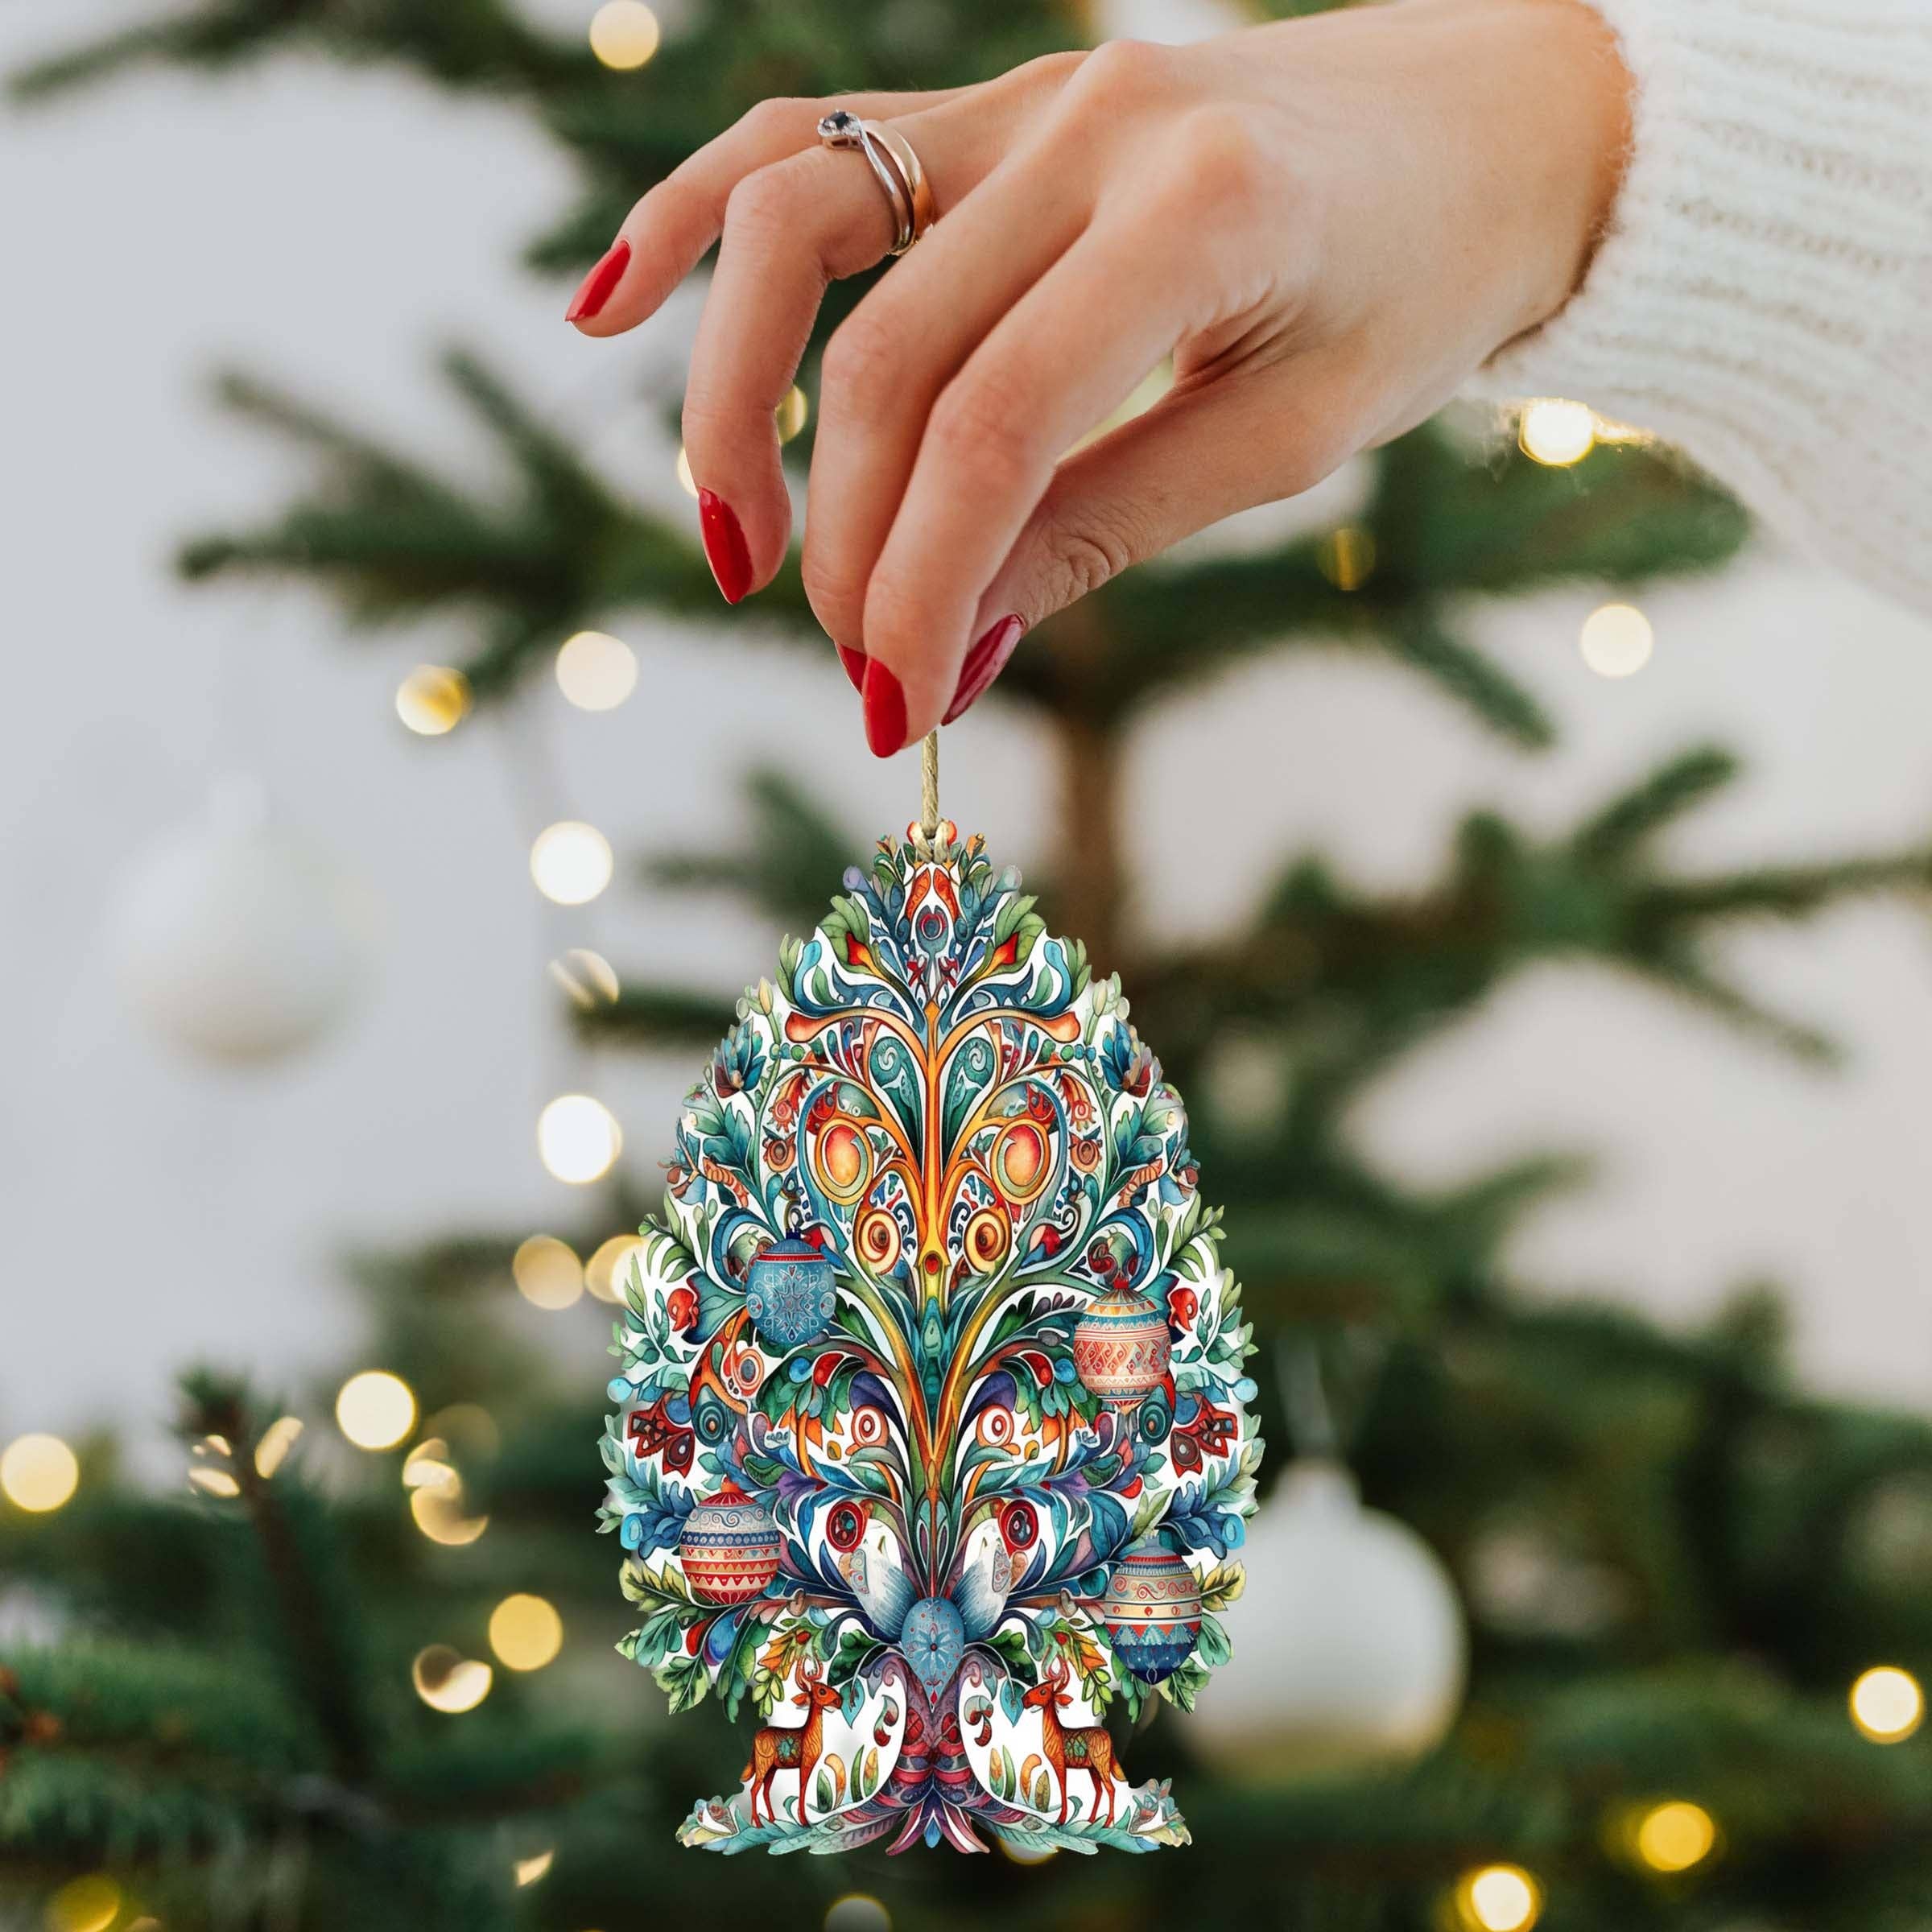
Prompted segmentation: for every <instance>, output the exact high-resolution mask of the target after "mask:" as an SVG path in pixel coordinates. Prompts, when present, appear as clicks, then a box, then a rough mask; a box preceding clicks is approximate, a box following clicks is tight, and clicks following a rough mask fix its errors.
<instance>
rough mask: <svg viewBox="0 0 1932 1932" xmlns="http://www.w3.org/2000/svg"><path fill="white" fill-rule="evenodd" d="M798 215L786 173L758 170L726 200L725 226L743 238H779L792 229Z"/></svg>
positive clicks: (747, 177) (777, 170)
mask: <svg viewBox="0 0 1932 1932" xmlns="http://www.w3.org/2000/svg"><path fill="white" fill-rule="evenodd" d="M795 212H796V210H795V199H794V196H793V194H792V191H791V183H790V182H789V181H788V180H786V177H785V175H784V173H783V171H782V170H781V169H778V168H777V167H760V168H754V169H753V171H751V172H750V173H749V175H745V178H744V179H743V180H741V181H740V182H739V183H738V184H737V186H736V187H735V188H733V189H732V191H731V192H730V194H729V196H727V197H726V199H725V229H726V231H727V232H728V233H730V234H733V235H735V236H737V237H753V238H758V239H764V238H767V237H777V236H778V235H781V234H782V233H785V232H786V229H788V228H789V227H790V226H791V223H792V220H793V217H794V215H795Z"/></svg>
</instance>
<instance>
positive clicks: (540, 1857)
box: [510, 1852, 557, 1886]
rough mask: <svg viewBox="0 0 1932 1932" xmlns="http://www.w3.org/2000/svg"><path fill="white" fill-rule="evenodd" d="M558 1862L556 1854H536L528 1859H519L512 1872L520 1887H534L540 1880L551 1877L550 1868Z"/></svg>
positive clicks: (532, 1854) (511, 1869)
mask: <svg viewBox="0 0 1932 1932" xmlns="http://www.w3.org/2000/svg"><path fill="white" fill-rule="evenodd" d="M556 1862H557V1855H556V1853H555V1852H532V1853H531V1854H530V1856H529V1857H528V1858H519V1859H518V1860H517V1861H516V1863H515V1864H513V1865H512V1866H511V1867H510V1871H511V1872H512V1873H513V1874H514V1876H515V1879H516V1881H517V1884H518V1886H523V1885H535V1883H536V1882H537V1880H539V1879H540V1878H547V1877H548V1876H550V1868H551V1866H552V1865H554V1864H555V1863H556Z"/></svg>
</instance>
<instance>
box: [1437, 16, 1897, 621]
mask: <svg viewBox="0 0 1932 1932" xmlns="http://www.w3.org/2000/svg"><path fill="white" fill-rule="evenodd" d="M1590 3H1591V5H1593V6H1596V8H1597V9H1598V10H1599V11H1600V13H1602V14H1603V15H1604V18H1605V19H1607V20H1608V22H1609V23H1610V25H1611V27H1612V29H1613V30H1614V31H1615V32H1616V35H1617V36H1618V39H1619V40H1620V43H1621V45H1622V47H1623V51H1624V60H1625V61H1626V63H1627V64H1628V65H1629V68H1630V71H1631V72H1632V74H1633V76H1634V77H1635V81H1636V94H1635V99H1634V108H1633V141H1632V147H1631V153H1630V156H1629V165H1628V167H1627V170H1626V172H1625V175H1624V182H1623V186H1622V188H1621V189H1620V192H1619V196H1618V200H1617V205H1616V213H1615V215H1614V217H1613V219H1612V224H1611V227H1610V229H1609V232H1608V233H1607V234H1606V235H1605V237H1604V240H1603V242H1602V245H1601V246H1600V249H1599V250H1598V252H1597V254H1596V259H1595V261H1594V262H1592V264H1591V269H1590V272H1589V274H1588V275H1587V277H1586V279H1585V280H1584V283H1583V287H1582V288H1581V289H1580V290H1579V291H1578V292H1577V294H1576V295H1575V296H1574V297H1572V299H1571V301H1570V303H1569V304H1568V305H1567V307H1566V308H1564V309H1563V311H1562V312H1560V313H1559V314H1558V315H1557V316H1555V317H1554V318H1553V319H1552V320H1550V321H1549V322H1547V323H1546V324H1544V325H1543V326H1542V328H1539V329H1537V330H1535V331H1534V332H1532V333H1531V334H1530V335H1529V336H1524V337H1522V338H1521V339H1520V340H1519V341H1516V342H1513V343H1512V344H1510V345H1509V347H1507V348H1506V349H1504V350H1503V352H1502V353H1501V354H1500V355H1499V356H1497V357H1496V359H1495V360H1494V361H1492V362H1491V363H1490V364H1489V365H1488V367H1487V368H1486V369H1484V370H1483V371H1482V372H1481V373H1480V375H1479V376H1478V378H1476V384H1475V389H1476V393H1477V394H1479V395H1480V396H1482V397H1484V398H1488V399H1489V400H1492V401H1502V400H1505V399H1508V398H1525V397H1530V396H1569V397H1573V398H1576V399H1577V400H1579V401H1581V402H1584V403H1589V404H1590V405H1591V407H1593V408H1595V409H1596V411H1598V412H1599V414H1600V415H1604V416H1607V417H1610V418H1612V419H1615V420H1616V421H1618V422H1621V423H1629V424H1632V425H1634V426H1637V427H1641V428H1644V429H1647V430H1651V431H1655V432H1656V433H1657V435H1658V436H1661V437H1662V439H1664V440H1666V441H1667V442H1669V443H1671V444H1674V445H1676V446H1677V447H1678V448H1680V449H1682V451H1683V452H1685V454H1686V455H1687V456H1690V457H1691V459H1692V460H1694V461H1695V462H1697V463H1698V464H1701V465H1702V466H1703V468H1704V469H1707V470H1708V471H1709V472H1710V473H1711V474H1712V475H1713V476H1715V477H1718V478H1719V479H1720V480H1721V481H1723V482H1724V483H1726V484H1728V485H1729V486H1730V487H1731V488H1732V489H1734V490H1735V491H1736V493H1737V494H1738V495H1739V496H1740V497H1743V498H1744V500H1745V501H1746V502H1748V503H1749V504H1750V505H1751V506H1752V507H1753V508H1754V509H1756V510H1759V511H1760V512H1761V513H1762V514H1763V515H1764V516H1765V518H1766V519H1767V520H1768V521H1769V522H1771V523H1772V524H1773V525H1774V526H1777V527H1779V528H1781V529H1782V530H1785V532H1787V533H1788V534H1789V535H1791V536H1792V537H1794V538H1795V539H1797V540H1798V542H1799V543H1802V544H1803V545H1805V546H1806V547H1809V548H1810V549H1812V550H1814V551H1817V552H1818V553H1819V554H1820V555H1823V556H1825V557H1827V558H1829V559H1831V561H1833V562H1834V563H1835V564H1838V565H1839V566H1840V567H1841V568H1843V569H1845V570H1847V571H1848V572H1852V574H1853V575H1855V576H1859V577H1860V578H1863V579H1864V580H1866V581H1867V582H1868V583H1871V584H1876V585H1878V586H1880V588H1884V589H1886V590H1889V591H1890V592H1892V593H1893V595H1895V596H1897V597H1901V598H1902V599H1904V600H1905V601H1907V602H1909V603H1912V604H1915V605H1918V606H1919V607H1921V608H1922V609H1926V610H1928V611H1932V0H1590Z"/></svg>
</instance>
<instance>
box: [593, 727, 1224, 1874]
mask: <svg viewBox="0 0 1932 1932" xmlns="http://www.w3.org/2000/svg"><path fill="white" fill-rule="evenodd" d="M934 767H935V758H934V754H933V753H932V751H931V748H930V745H929V748H928V752H927V803H926V811H925V814H924V815H923V818H922V819H921V821H920V822H919V824H916V825H914V826H912V827H910V828H908V830H907V834H906V838H905V839H904V840H902V841H892V840H882V841H881V846H880V851H879V856H878V857H877V859H876V860H875V861H873V865H872V868H871V869H870V870H869V872H867V871H861V870H859V869H857V868H854V869H852V871H850V872H848V873H847V874H846V876H845V881H844V882H845V886H846V896H844V897H843V898H837V899H836V900H834V902H832V909H831V910H830V911H829V912H828V914H827V915H826V917H825V919H824V921H823V923H821V924H820V925H819V927H818V929H817V930H816V931H815V932H813V933H812V934H811V936H810V937H809V938H807V939H804V940H803V942H800V941H798V940H793V939H787V940H786V943H785V944H784V947H783V948H782V952H781V954H780V964H779V970H778V978H777V980H776V982H775V984H774V983H773V982H770V981H766V982H762V983H761V984H760V985H758V987H757V988H755V989H753V990H752V991H751V992H749V993H747V994H746V995H745V998H744V1000H743V1001H741V1003H740V1005H739V1008H738V1013H739V1018H738V1022H737V1025H736V1026H733V1029H732V1030H731V1031H730V1033H729V1034H727V1036H726V1037H725V1040H724V1042H722V1043H721V1044H720V1047H718V1049H717V1051H716V1053H714V1054H713V1055H712V1060H711V1064H710V1066H709V1067H708V1068H707V1069H706V1071H705V1073H704V1077H703V1078H702V1080H700V1082H699V1084H697V1086H696V1088H693V1089H692V1091H691V1094H690V1095H689V1096H688V1097H687V1100H686V1102H685V1108H684V1112H683V1117H682V1118H681V1119H680V1121H679V1125H678V1133H677V1138H676V1143H675V1153H674V1156H673V1159H672V1162H671V1172H670V1186H669V1189H668V1191H667V1195H666V1199H665V1207H664V1212H663V1218H662V1220H657V1221H651V1222H647V1223H646V1224H645V1226H644V1228H643V1230H642V1234H643V1241H642V1247H641V1249H639V1250H638V1253H637V1255H636V1257H635V1258H634V1264H633V1266H632V1268H631V1269H630V1275H629V1278H628V1280H627V1282H626V1283H625V1302H626V1314H625V1318H624V1319H622V1320H621V1322H620V1323H618V1325H617V1333H616V1342H615V1346H614V1350H613V1352H615V1353H616V1354H617V1356H619V1357H620V1358H621V1362H622V1373H621V1374H620V1375H619V1376H617V1378H616V1379H615V1380H614V1381H613V1382H612V1384H611V1395H612V1398H613V1401H614V1402H617V1405H618V1406H617V1412H616V1414H614V1415H613V1416H612V1418H610V1421H609V1423H608V1425H607V1426H606V1430H605V1440H604V1444H603V1450H604V1457H605V1463H606V1464H607V1466H608V1468H609V1472H610V1493H609V1505H608V1506H607V1507H606V1508H605V1509H604V1510H603V1511H602V1512H601V1522H602V1526H603V1527H604V1528H605V1530H617V1531H618V1532H619V1533H620V1534H621V1538H622V1541H623V1544H624V1546H625V1550H626V1551H627V1553H628V1554H627V1555H626V1557H625V1563H624V1566H623V1572H622V1580H623V1586H624V1589H625V1594H626V1596H628V1597H629V1598H630V1600H631V1601H632V1602H633V1603H634V1604H637V1605H638V1608H640V1609H641V1610H642V1612H643V1620H642V1624H640V1626H639V1627H638V1629H636V1630H635V1631H634V1632H632V1633H631V1634H630V1636H629V1637H626V1638H625V1640H624V1641H623V1644H622V1645H621V1648H622V1649H624V1651H625V1653H626V1654H628V1655H630V1657H634V1659H635V1660H636V1661H637V1662H638V1663H640V1664H642V1665H645V1666H647V1667H649V1668H650V1670H651V1671H652V1672H653V1674H654V1676H655V1677H656V1678H657V1681H658V1684H659V1685H660V1686H662V1687H663V1690H664V1691H666V1692H667V1694H668V1695H669V1697H670V1699H671V1707H672V1709H673V1710H674V1711H683V1710H687V1709H688V1708H689V1707H691V1706H692V1705H693V1704H696V1703H698V1702H699V1701H700V1699H703V1698H704V1695H705V1694H706V1692H707V1691H712V1692H715V1693H716V1695H717V1697H718V1699H719V1700H720V1702H721V1703H723V1705H724V1706H725V1710H726V1711H727V1712H728V1713H729V1714H730V1715H733V1716H734V1717H735V1716H737V1715H740V1714H741V1713H745V1714H747V1715H753V1716H755V1719H757V1721H758V1724H759V1726H760V1727H761V1728H758V1730H757V1731H756V1732H755V1734H754V1735H753V1739H752V1741H751V1747H750V1752H749V1762H748V1763H747V1765H745V1771H744V1773H743V1778H744V1782H743V1785H742V1787H741V1789H740V1790H738V1791H737V1792H735V1793H733V1794H731V1795H730V1796H729V1797H722V1798H711V1799H708V1800H705V1801H704V1802H701V1803H700V1804H699V1805H698V1806H697V1807H696V1809H695V1810H693V1811H692V1813H691V1816H690V1817H689V1818H688V1819H687V1821H686V1822H685V1823H684V1825H683V1827H682V1830H681V1831H680V1833H679V1835H680V1837H681V1838H682V1839H683V1842H684V1843H686V1844H687V1845H702V1846H706V1847H710V1848H711V1849H712V1850H716V1851H722V1852H738V1851H742V1850H744V1849H745V1848H747V1847H751V1846H756V1845H765V1846H768V1847H770V1849H772V1850H773V1851H790V1850H795V1849H799V1848H801V1847H803V1848H807V1849H810V1850H812V1851H815V1852H837V1851H842V1850H844V1849H847V1848H849V1847H855V1846H858V1845H862V1844H865V1843H869V1842H871V1841H873V1840H875V1839H878V1840H886V1841H888V1843H889V1847H890V1849H891V1850H893V1851H895V1852H897V1851H902V1850H904V1849H906V1847H910V1846H912V1845H915V1844H920V1843H924V1844H928V1845H937V1844H939V1843H942V1842H945V1843H951V1844H952V1845H953V1846H955V1847H957V1848H959V1849H960V1850H962V1851H978V1850H984V1849H985V1848H986V1846H987V1841H988V1835H989V1834H992V1835H998V1836H1000V1837H1001V1838H1004V1839H1006V1840H1007V1841H1008V1843H1009V1844H1011V1845H1012V1846H1013V1847H1015V1848H1016V1849H1024V1848H1026V1847H1036V1848H1037V1847H1044V1846H1047V1845H1055V1844H1066V1845H1073V1846H1076V1847H1080V1848H1081V1849H1092V1847H1094V1846H1096V1845H1098V1844H1107V1845H1113V1846H1116V1847H1120V1848H1121V1849H1123V1850H1127V1851H1148V1850H1151V1849H1153V1848H1154V1847H1155V1846H1157V1845H1162V1844H1177V1843H1186V1842H1187V1827H1186V1826H1185V1825H1184V1824H1183V1823H1182V1820H1181V1817H1180V1814H1179V1811H1178V1810H1176V1808H1175V1806H1174V1800H1173V1799H1172V1798H1171V1797H1170V1795H1169V1793H1168V1788H1167V1785H1166V1782H1165V1781H1160V1782H1158V1783H1157V1782H1152V1781H1150V1782H1147V1783H1144V1784H1140V1785H1135V1784H1133V1783H1130V1782H1129V1780H1128V1778H1127V1777H1126V1775H1125V1769H1124V1767H1123V1765H1122V1763H1121V1749H1122V1748H1121V1746H1120V1745H1119V1744H1117V1743H1116V1741H1115V1738H1114V1736H1113V1732H1110V1731H1109V1730H1108V1728H1107V1722H1106V1720H1107V1719H1108V1716H1109V1715H1113V1714H1119V1715H1121V1716H1122V1717H1124V1718H1125V1719H1126V1720H1127V1723H1128V1724H1129V1725H1130V1724H1131V1721H1132V1719H1133V1717H1135V1716H1137V1715H1138V1714H1139V1711H1140V1709H1141V1704H1142V1703H1143V1701H1144V1700H1145V1699H1146V1698H1147V1697H1149V1696H1150V1695H1156V1694H1158V1695H1162V1696H1165V1697H1166V1698H1168V1699H1170V1700H1171V1701H1172V1702H1173V1703H1176V1704H1178V1705H1179V1706H1181V1707H1183V1708H1187V1707H1191V1706H1192V1704H1193V1703H1194V1700H1195V1695H1196V1694H1197V1693H1198V1691H1199V1689H1200V1687H1201V1686H1202V1685H1203V1683H1204V1682H1206V1679H1207V1674H1208V1670H1210V1669H1211V1668H1212V1666H1214V1665H1215V1664H1216V1663H1218V1662H1221V1661H1222V1660H1223V1659H1224V1658H1225V1657H1227V1656H1228V1639H1227V1637H1226V1635H1225V1634H1224V1631H1223V1629H1222V1627H1221V1624H1220V1620H1219V1616H1218V1612H1220V1610H1222V1609H1223V1608H1224V1607H1225V1606H1226V1605H1227V1604H1228V1603H1230V1602H1231V1601H1232V1600H1233V1599H1234V1598H1235V1597H1236V1596H1237V1595H1238V1594H1239V1592H1240V1590H1241V1567H1240V1565H1239V1563H1237V1562H1236V1561H1234V1560H1233V1555H1234V1552H1235V1551H1236V1549H1237V1548H1238V1546H1240V1544H1241V1540H1242V1534H1243V1518H1244V1517H1245V1516H1246V1515H1247V1514H1248V1513H1249V1511H1250V1509H1252V1508H1253V1488H1254V1480H1253V1479H1254V1471H1255V1467H1256V1464H1257V1462H1258V1461H1259V1459H1260V1456H1261V1441H1260V1438H1259V1436H1258V1435H1257V1430H1256V1426H1255V1423H1254V1422H1253V1418H1251V1417H1250V1416H1249V1413H1248V1405H1249V1403H1250V1402H1252V1400H1253V1395H1254V1385H1253V1382H1252V1381H1250V1380H1249V1377H1248V1375H1247V1373H1246V1370H1245V1366H1244V1358H1245V1356H1247V1355H1248V1354H1249V1330H1248V1327H1247V1326H1246V1325H1245V1323H1243V1321H1242V1319H1241V1303H1240V1294H1239V1290H1238V1289H1237V1288H1236V1285H1235V1282H1234V1281H1233V1279H1232V1276H1231V1275H1230V1274H1228V1271H1227V1270H1226V1269H1224V1267H1223V1266H1222V1265H1221V1263H1220V1257H1219V1253H1218V1247H1217V1244H1218V1241H1219V1238H1220V1237H1219V1232H1218V1228H1217V1221H1218V1219H1219V1216H1218V1215H1217V1213H1216V1211H1215V1210H1213V1209H1212V1208H1208V1206H1207V1205H1206V1204H1205V1203H1203V1200H1202V1199H1201V1197H1200V1195H1199V1191H1198V1190H1197V1185H1196V1174H1195V1164H1194V1160H1193V1157H1192V1156H1191V1154H1190V1153H1189V1151H1188V1147H1187V1114H1186V1113H1185V1111H1184V1109H1183V1106H1182V1104H1181V1101H1180V1098H1179V1096H1178V1095H1177V1094H1176V1093H1175V1092H1174V1090H1173V1089H1172V1088H1170V1087H1169V1086H1167V1085H1166V1083H1165V1082H1164V1081H1163V1080H1162V1077H1161V1068H1160V1063H1159V1062H1158V1060H1157V1059H1154V1056H1153V1055H1152V1054H1151V1053H1150V1052H1149V1051H1148V1050H1147V1048H1146V1047H1145V1046H1143V1045H1142V1043H1141V1041H1140V1039H1139V1038H1137V1035H1136V1034H1135V1033H1134V1031H1133V1028H1132V1027H1131V1026H1129V1024H1128V1018H1127V1002H1126V1001H1125V998H1124V997H1122V995H1121V989H1120V985H1119V982H1118V981H1117V980H1113V979H1108V980H1094V979H1093V978H1092V976H1091V974H1090V973H1089V972H1088V965H1087V960H1086V955H1085V952H1084V948H1083V947H1080V945H1079V944H1078V943H1075V942H1073V941H1069V940H1065V939H1055V938H1053V937H1051V935H1049V934H1048V933H1047V931H1046V928H1045V925H1044V923H1043V922H1042V920H1041V919H1039V918H1038V916H1037V915H1036V914H1035V913H1034V910H1033V902H1032V901H1031V900H1030V899H1029V898H1026V897H1024V896H1022V894H1021V891H1020V886H1019V879H1018V875H1017V874H1016V873H1013V872H1012V871H1011V870H1006V871H997V870H995V869H994V868H993V865H991V864H990V863H989V861H988V860H987V859H986V857H985V853H984V850H983V846H982V842H981V840H979V839H978V838H976V837H975V838H970V839H967V840H964V841H962V840H960V837H959V836H958V834H957V832H956V829H955V828H954V827H953V826H952V824H950V823H949V822H947V821H944V820H942V819H939V816H938V813H937V801H936V798H935V791H936V783H935V777H936V774H935V769H934ZM1117 1728H1123V1727H1120V1726H1117Z"/></svg>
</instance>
